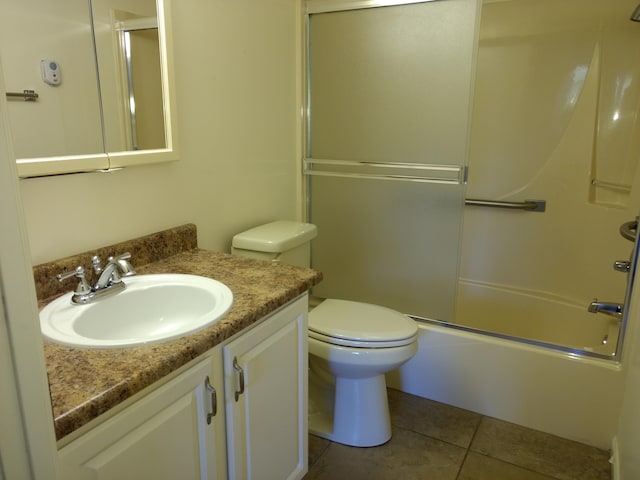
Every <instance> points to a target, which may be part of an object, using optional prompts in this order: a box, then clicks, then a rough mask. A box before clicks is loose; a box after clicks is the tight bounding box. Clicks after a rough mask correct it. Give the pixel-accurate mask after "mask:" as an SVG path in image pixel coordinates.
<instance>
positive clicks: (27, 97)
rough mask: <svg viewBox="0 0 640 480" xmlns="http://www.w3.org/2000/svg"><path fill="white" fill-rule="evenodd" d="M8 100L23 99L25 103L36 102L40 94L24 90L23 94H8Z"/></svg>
mask: <svg viewBox="0 0 640 480" xmlns="http://www.w3.org/2000/svg"><path fill="white" fill-rule="evenodd" d="M7 97H8V98H16V97H18V98H23V99H24V101H25V102H35V101H36V99H37V98H38V94H37V93H36V92H35V90H23V91H22V92H7Z"/></svg>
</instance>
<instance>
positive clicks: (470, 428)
mask: <svg viewBox="0 0 640 480" xmlns="http://www.w3.org/2000/svg"><path fill="white" fill-rule="evenodd" d="M388 395H389V411H390V413H391V423H392V424H393V425H394V426H398V427H401V428H406V429H408V430H413V431H414V432H418V433H422V434H423V435H428V436H430V437H433V438H437V439H439V440H443V441H445V442H449V443H453V444H454V445H458V446H459V447H464V448H467V447H468V446H469V444H470V443H471V439H472V438H473V434H474V433H475V431H476V429H477V428H478V424H479V423H480V419H481V418H482V416H481V415H479V414H477V413H473V412H470V411H468V410H462V409H461V408H456V407H452V406H450V405H445V404H444V403H438V402H434V401H432V400H427V399H425V398H421V397H417V396H415V395H410V394H408V393H404V392H400V391H398V390H394V389H391V388H390V389H388Z"/></svg>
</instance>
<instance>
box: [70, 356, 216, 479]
mask: <svg viewBox="0 0 640 480" xmlns="http://www.w3.org/2000/svg"><path fill="white" fill-rule="evenodd" d="M218 353H219V352H218ZM215 358H216V357H214V360H215ZM217 358H218V360H217V362H215V361H213V363H212V359H211V358H207V360H204V361H202V362H201V363H199V364H198V365H196V366H194V367H193V368H191V369H190V370H188V371H187V372H185V373H183V374H181V375H179V376H178V377H176V378H175V379H173V380H171V381H170V382H168V383H167V384H166V385H163V386H162V387H160V388H158V389H157V390H155V391H153V392H152V393H150V394H149V395H148V396H146V397H144V398H142V399H141V400H139V401H138V402H136V403H134V404H133V405H131V406H129V407H127V408H126V409H125V410H123V411H122V412H120V413H118V414H117V415H115V416H114V417H112V418H110V419H109V420H107V421H106V422H105V423H103V424H101V425H99V426H98V427H96V428H95V429H93V430H91V431H90V432H89V433H87V434H85V435H83V436H82V437H80V438H78V439H77V440H75V441H73V442H72V443H70V444H69V445H67V446H66V447H64V448H63V449H62V450H61V451H60V459H61V464H62V466H63V477H64V478H65V479H92V480H93V479H99V480H111V479H113V480H122V479H126V478H135V479H137V480H139V479H150V480H151V479H153V480H162V479H166V480H175V479H178V478H179V479H194V480H195V479H198V480H204V479H206V480H213V479H215V480H218V479H222V478H226V468H225V464H226V458H225V457H226V450H225V445H224V442H225V437H224V428H225V427H224V415H223V414H222V408H221V407H222V405H219V410H220V412H219V413H218V414H217V415H216V416H214V417H212V418H210V420H212V421H211V422H210V423H207V415H208V414H209V413H211V412H212V408H213V405H212V404H213V397H212V393H211V391H210V388H211V387H208V385H206V384H205V380H206V379H207V378H209V380H210V382H211V383H213V379H215V378H217V379H218V385H213V388H215V389H216V391H217V392H219V394H220V399H219V400H220V404H221V403H222V387H223V386H222V375H221V370H222V369H221V365H220V363H221V362H220V358H219V357H217ZM216 366H217V367H218V369H219V370H220V372H216V369H215V367H216Z"/></svg>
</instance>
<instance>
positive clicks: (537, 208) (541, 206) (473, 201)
mask: <svg viewBox="0 0 640 480" xmlns="http://www.w3.org/2000/svg"><path fill="white" fill-rule="evenodd" d="M464 204H465V205H473V206H477V207H492V208H510V209H514V210H527V211H529V212H544V211H545V209H546V208H547V201H546V200H525V201H524V202H501V201H498V200H479V199H477V198H467V199H466V200H465V201H464Z"/></svg>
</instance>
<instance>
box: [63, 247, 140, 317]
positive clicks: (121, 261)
mask: <svg viewBox="0 0 640 480" xmlns="http://www.w3.org/2000/svg"><path fill="white" fill-rule="evenodd" d="M129 258H131V254H130V253H129V252H126V253H123V254H122V255H118V256H117V257H109V258H108V259H107V263H106V264H105V266H104V268H103V267H102V266H101V261H100V258H99V257H98V256H94V257H93V258H92V259H91V262H92V263H93V271H94V273H95V274H96V275H99V277H98V280H97V281H96V283H95V284H94V285H93V286H91V285H90V284H89V282H88V281H87V279H86V278H85V273H84V268H83V267H82V266H80V267H77V268H76V269H75V270H73V271H71V272H64V273H61V274H59V275H58V276H57V278H58V280H59V281H62V280H65V279H67V278H71V277H77V278H78V280H79V283H78V286H77V287H76V289H75V290H74V292H73V296H72V297H71V303H73V304H76V305H84V304H86V303H89V302H92V301H94V300H98V299H99V298H104V297H107V296H111V295H113V294H115V293H118V292H121V291H122V290H124V289H125V288H126V285H125V283H124V282H123V281H122V277H129V276H131V275H135V274H136V271H135V269H134V268H133V267H132V266H131V264H130V263H129V262H128V261H127V260H128V259H129Z"/></svg>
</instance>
